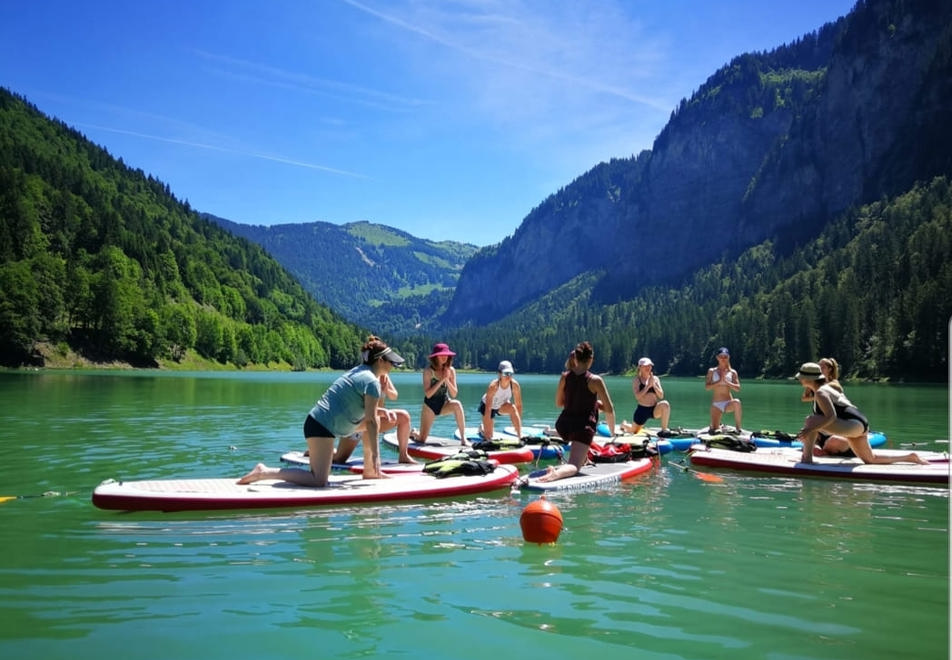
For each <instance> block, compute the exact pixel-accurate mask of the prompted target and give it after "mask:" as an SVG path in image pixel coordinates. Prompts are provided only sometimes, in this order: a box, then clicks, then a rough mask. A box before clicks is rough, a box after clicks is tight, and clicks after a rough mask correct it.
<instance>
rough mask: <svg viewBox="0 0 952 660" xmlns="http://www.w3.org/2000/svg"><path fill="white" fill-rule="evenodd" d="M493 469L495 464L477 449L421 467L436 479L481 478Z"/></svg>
mask: <svg viewBox="0 0 952 660" xmlns="http://www.w3.org/2000/svg"><path fill="white" fill-rule="evenodd" d="M495 469H496V462H495V461H490V460H489V459H488V457H487V454H486V452H485V451H481V450H478V449H469V450H463V451H460V452H458V453H456V454H454V455H452V456H445V457H443V458H438V459H436V460H435V461H428V462H427V463H425V464H424V465H423V471H424V472H426V473H427V474H432V475H433V476H434V477H436V478H437V479H442V478H443V477H456V476H460V475H480V476H481V475H484V474H489V473H490V472H492V471H493V470H495Z"/></svg>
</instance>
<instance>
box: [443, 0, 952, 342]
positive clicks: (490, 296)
mask: <svg viewBox="0 0 952 660" xmlns="http://www.w3.org/2000/svg"><path fill="white" fill-rule="evenodd" d="M950 107H952V3H950V2H941V1H937V0H868V1H861V2H858V3H857V4H856V6H855V8H854V10H853V11H852V12H851V13H850V14H849V15H848V16H847V17H844V18H843V19H841V20H839V21H837V22H836V23H832V24H828V25H826V26H824V27H822V28H821V29H819V30H818V31H817V32H815V33H813V34H809V35H806V36H804V37H803V38H802V39H800V40H798V41H797V42H796V43H793V44H790V45H788V46H784V47H781V48H778V49H776V50H774V51H772V52H769V53H760V54H746V55H741V56H738V57H737V58H735V59H734V60H733V61H732V62H730V63H729V64H728V65H726V66H725V67H723V68H722V69H720V70H719V71H717V72H716V73H715V74H714V75H712V76H711V78H710V79H709V80H708V81H707V82H706V83H705V84H704V85H702V86H701V88H700V89H698V91H697V92H696V93H695V94H694V95H693V96H692V97H691V98H690V99H687V100H685V101H683V102H682V103H681V104H680V106H679V107H678V108H677V109H676V110H675V112H674V113H673V114H672V117H671V120H670V122H669V123H668V125H667V126H666V127H665V128H664V130H663V131H662V132H661V133H660V134H659V136H658V138H657V139H656V140H655V143H654V145H653V148H652V149H651V151H645V152H643V153H641V154H639V155H637V156H633V157H631V158H627V159H617V160H613V161H611V162H609V163H602V164H600V165H598V166H596V167H594V168H593V169H592V170H590V171H589V172H587V173H585V174H583V175H581V176H580V177H578V178H577V179H576V180H575V181H573V182H572V183H571V184H570V185H568V186H566V187H565V188H563V189H561V190H559V191H558V192H557V193H555V194H553V195H552V196H550V197H549V198H547V199H546V200H544V201H543V202H542V203H541V204H540V205H539V206H538V207H536V208H535V209H533V210H532V211H531V212H530V213H529V215H528V216H527V217H526V218H525V220H524V221H523V222H522V224H521V225H520V226H519V228H518V229H517V230H516V231H515V232H514V234H513V235H512V236H511V237H510V238H508V239H506V240H504V241H503V242H502V243H501V244H499V245H495V246H491V247H488V248H484V249H482V250H480V251H479V252H478V253H477V254H476V255H475V256H474V257H473V259H471V260H470V261H469V263H467V265H466V267H465V268H464V270H463V273H462V275H461V276H460V281H459V284H458V286H457V288H456V292H455V294H454V298H453V301H452V302H451V304H450V306H449V309H448V310H447V313H446V315H445V318H444V321H445V327H447V328H452V327H455V326H459V325H465V324H470V323H471V324H477V325H478V324H482V323H485V322H486V320H487V319H499V318H502V317H504V316H506V315H507V314H509V313H512V312H513V311H514V310H516V309H519V308H520V307H522V306H524V305H526V304H529V303H531V302H532V301H533V300H536V299H538V298H540V297H541V296H545V295H547V294H548V293H549V292H550V291H552V290H553V289H555V288H557V287H559V286H562V285H564V284H565V283H567V282H571V281H573V279H575V278H578V277H580V276H583V277H584V279H585V280H586V281H591V282H592V285H591V287H592V291H591V294H592V296H591V303H592V304H593V305H597V304H601V303H612V302H618V301H622V300H630V299H632V298H634V297H635V296H637V295H638V294H639V293H640V292H641V291H643V289H644V288H645V287H648V286H656V285H660V284H668V285H670V284H677V283H679V282H686V281H689V280H690V278H691V276H692V273H694V272H696V271H697V270H698V269H699V268H704V267H706V266H709V265H711V264H715V263H719V262H720V261H721V260H722V259H724V258H728V259H730V258H732V257H736V256H738V255H740V254H741V253H742V252H743V251H745V250H746V249H748V248H749V247H751V246H754V245H757V244H760V243H761V242H763V241H765V240H771V241H772V242H773V245H774V246H775V249H776V250H777V251H778V253H779V254H781V255H782V254H789V253H790V252H791V251H792V250H793V249H794V248H795V247H796V246H797V245H801V244H803V243H804V242H805V241H807V240H810V239H812V238H813V237H815V236H817V235H818V234H819V233H820V232H821V231H822V230H823V228H824V227H825V226H826V225H827V224H828V223H830V222H831V221H833V220H834V219H835V218H836V217H837V216H838V215H839V214H841V213H843V212H845V211H847V210H848V209H850V208H851V207H855V206H859V205H861V204H866V203H869V202H873V201H875V200H878V199H880V198H882V197H883V196H889V195H895V194H898V193H901V192H904V191H907V190H909V189H910V188H911V187H912V186H913V185H914V184H915V182H917V181H928V180H930V179H931V178H932V177H933V176H936V175H945V174H949V173H952V122H950V121H949V108H950ZM540 263H544V264H546V266H545V267H544V268H540V267H539V264H540ZM503 273H505V276H504V277H503V276H502V274H503ZM512 282H518V283H519V285H518V286H512ZM501 287H505V292H503V291H502V289H501Z"/></svg>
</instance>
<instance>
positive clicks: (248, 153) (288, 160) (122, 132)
mask: <svg viewBox="0 0 952 660" xmlns="http://www.w3.org/2000/svg"><path fill="white" fill-rule="evenodd" d="M77 126H85V127H86V128H93V129H96V130H99V131H108V132H110V133H118V134H120V135H131V136H132V137H139V138H144V139H147V140H156V141H158V142H167V143H170V144H179V145H183V146H186V147H194V148H196V149H206V150H208V151H218V152H222V153H228V154H235V155H238V156H245V157H248V158H257V159H259V160H267V161H272V162H275V163H283V164H285V165H293V166H294V167H303V168H305V169H309V170H319V171H321V172H328V173H330V174H339V175H341V176H348V177H354V178H357V179H367V178H369V177H367V176H366V175H364V174H358V173H356V172H348V171H347V170H341V169H337V168H334V167H327V166H326V165H318V164H316V163H308V162H305V161H300V160H294V159H292V158H285V157H284V156H275V155H272V154H263V153H256V152H252V151H243V150H239V149H230V148H228V147H222V146H219V145H215V144H206V143H202V142H193V141H190V140H181V139H177V138H167V137H162V136H159V135H149V134H148V133H139V132H137V131H127V130H124V129H121V128H111V127H109V126H99V125H96V124H77Z"/></svg>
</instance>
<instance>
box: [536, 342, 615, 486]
mask: <svg viewBox="0 0 952 660" xmlns="http://www.w3.org/2000/svg"><path fill="white" fill-rule="evenodd" d="M594 361H595V352H594V351H593V350H592V345H591V344H590V343H588V342H587V341H583V342H582V343H580V344H579V345H578V346H576V347H575V350H574V351H572V352H571V353H570V354H569V358H568V360H566V362H565V369H566V370H565V371H563V372H562V377H561V378H560V379H559V387H558V389H557V390H556V392H555V405H556V406H558V407H560V408H562V413H561V414H560V415H559V418H558V420H556V422H555V429H556V430H557V431H558V432H559V435H560V436H561V437H562V440H564V441H565V442H569V443H571V447H570V449H569V462H568V463H565V464H563V465H559V466H557V467H552V466H549V467H548V468H547V469H546V473H545V474H544V475H542V476H541V477H539V481H555V480H556V479H565V478H566V477H571V476H573V475H575V474H577V473H578V471H579V470H581V469H582V467H583V466H584V465H585V463H587V462H588V448H589V447H590V446H591V444H592V440H593V439H594V438H595V429H596V427H597V426H598V411H599V406H601V408H602V409H603V410H604V411H605V419H606V421H607V422H608V428H610V429H614V428H615V407H614V406H613V405H612V398H611V396H609V394H608V388H606V387H605V381H604V380H602V378H601V376H596V375H595V374H593V373H592V372H591V371H589V369H590V368H591V366H592V362H594Z"/></svg>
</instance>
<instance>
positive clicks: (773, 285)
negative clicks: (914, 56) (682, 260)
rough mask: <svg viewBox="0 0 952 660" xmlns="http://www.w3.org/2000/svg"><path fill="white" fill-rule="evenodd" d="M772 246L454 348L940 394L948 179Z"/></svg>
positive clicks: (585, 280) (472, 336)
mask: <svg viewBox="0 0 952 660" xmlns="http://www.w3.org/2000/svg"><path fill="white" fill-rule="evenodd" d="M778 245H779V243H778V242H777V241H772V240H771V241H766V242H764V243H761V244H759V245H757V246H754V247H752V248H750V249H748V250H746V251H745V252H744V253H743V254H742V255H740V257H739V258H737V259H734V260H731V261H721V262H719V263H717V264H715V265H713V266H711V267H708V268H704V269H702V270H700V271H698V272H697V273H696V274H694V275H693V277H691V278H690V279H689V280H688V281H687V282H685V283H684V284H683V285H682V286H679V287H652V288H650V289H647V290H644V291H642V292H641V293H640V294H639V295H638V296H637V297H636V298H634V299H632V300H628V301H625V302H620V303H617V304H614V305H607V306H598V305H595V304H593V303H592V300H591V292H592V290H593V288H594V287H595V285H596V283H597V281H598V278H599V277H600V274H599V273H588V274H586V275H583V276H579V277H578V278H576V279H575V280H573V281H572V282H570V283H568V284H566V285H564V286H562V287H560V288H559V289H557V290H555V291H553V292H551V293H550V294H548V295H547V296H545V297H544V298H542V299H540V300H539V301H536V302H534V303H532V304H531V305H528V306H526V307H524V308H522V309H520V310H518V311H517V312H515V313H514V314H512V315H510V316H509V317H507V318H506V319H505V320H503V321H500V322H498V323H494V324H492V325H491V326H489V327H484V328H478V329H477V328H468V329H464V330H460V331H457V332H455V333H452V334H451V336H450V337H449V339H450V341H451V343H452V344H453V346H454V349H455V350H457V351H458V352H459V353H460V355H461V359H460V360H459V362H460V363H462V364H471V365H478V366H481V367H483V368H491V365H493V364H495V362H497V361H498V360H500V359H504V358H509V359H512V360H513V361H515V363H516V364H518V365H520V370H521V371H540V372H557V371H559V370H561V368H562V364H563V362H564V359H565V354H566V352H567V351H568V350H569V349H570V348H571V347H572V346H574V345H575V343H576V342H578V341H580V340H582V339H589V340H591V341H592V342H593V344H594V345H595V348H596V351H597V353H598V368H599V369H600V370H605V371H612V372H615V373H623V372H625V371H627V370H629V369H630V368H631V366H632V365H633V364H635V363H636V362H637V359H638V358H639V357H640V356H642V355H650V356H651V358H652V359H653V360H654V362H655V363H656V364H657V365H658V367H657V369H658V371H660V372H668V373H671V374H674V375H685V376H691V375H698V374H701V373H704V371H705V370H706V369H707V368H708V367H710V366H711V364H712V355H713V352H714V351H715V350H716V349H717V347H718V346H721V345H726V346H729V347H730V348H731V353H732V360H731V362H732V364H733V365H734V366H735V367H736V368H737V369H738V370H739V371H740V372H741V373H742V374H744V375H747V376H766V377H779V378H783V377H789V376H790V375H791V374H792V373H793V372H794V370H795V369H796V367H797V366H798V365H799V364H800V363H801V362H803V361H805V360H808V359H817V358H819V357H821V356H826V355H830V356H833V357H835V358H836V359H837V360H838V361H839V362H840V363H841V364H842V365H843V367H844V369H845V371H844V374H843V375H844V377H845V378H851V377H852V378H892V379H906V380H921V381H941V380H944V379H945V378H946V376H947V374H948V335H947V330H948V323H949V319H950V316H952V296H950V294H949V292H950V291H952V259H950V258H949V257H950V255H952V184H950V182H949V181H948V179H946V178H937V179H935V180H933V181H932V182H930V183H928V184H923V185H919V186H916V187H915V188H914V189H913V190H911V191H909V192H908V193H906V194H904V195H902V196H900V197H898V198H896V199H893V200H889V201H882V202H878V203H875V204H871V205H868V206H865V207H863V208H861V209H858V210H855V211H852V212H850V213H848V214H846V215H844V216H843V217H841V218H839V219H838V220H836V221H835V222H833V223H831V224H830V225H829V226H828V227H827V228H826V229H825V230H824V231H823V232H822V233H821V234H820V235H819V236H818V237H817V238H816V239H815V240H813V241H811V242H809V243H807V244H805V245H803V246H802V247H800V248H798V249H795V250H793V251H792V252H790V253H789V254H787V255H783V254H781V251H780V250H779V248H778Z"/></svg>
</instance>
